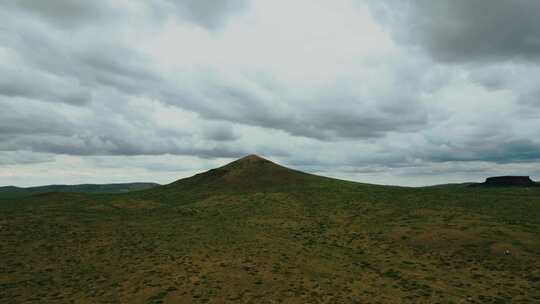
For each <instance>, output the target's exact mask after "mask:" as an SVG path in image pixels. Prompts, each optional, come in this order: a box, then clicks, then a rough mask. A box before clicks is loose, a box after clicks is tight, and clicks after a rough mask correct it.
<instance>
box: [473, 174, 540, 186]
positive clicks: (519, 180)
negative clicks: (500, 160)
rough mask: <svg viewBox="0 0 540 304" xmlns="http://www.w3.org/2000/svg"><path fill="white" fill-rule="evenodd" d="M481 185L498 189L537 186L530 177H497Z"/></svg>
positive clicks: (489, 178)
mask: <svg viewBox="0 0 540 304" xmlns="http://www.w3.org/2000/svg"><path fill="white" fill-rule="evenodd" d="M481 185H484V186H496V187H534V186H536V185H537V184H536V183H535V182H533V181H532V180H531V178H530V177H529V176H495V177H488V178H486V181H485V182H484V183H482V184H481Z"/></svg>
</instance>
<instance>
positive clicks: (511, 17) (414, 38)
mask: <svg viewBox="0 0 540 304" xmlns="http://www.w3.org/2000/svg"><path fill="white" fill-rule="evenodd" d="M377 2H378V1H377ZM377 2H375V3H374V4H373V7H375V9H374V11H375V14H376V15H383V16H385V17H386V18H385V20H386V21H389V23H390V24H392V23H394V24H393V27H394V32H396V33H397V38H398V39H399V40H401V41H404V42H405V41H406V42H407V43H411V42H412V43H414V42H416V43H419V44H420V45H421V46H422V47H424V48H425V49H427V51H428V52H429V53H430V54H431V55H432V56H433V57H434V58H435V59H436V60H438V61H441V62H447V63H453V62H454V63H455V62H475V61H478V62H491V61H506V60H511V61H535V62H536V61H538V60H539V59H540V35H539V33H540V22H538V20H540V1H537V0H512V1H510V0H490V1H484V0H453V1H432V0H414V1H406V2H398V1H386V2H385V4H384V5H381V4H380V3H377Z"/></svg>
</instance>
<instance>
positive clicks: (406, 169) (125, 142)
mask: <svg viewBox="0 0 540 304" xmlns="http://www.w3.org/2000/svg"><path fill="white" fill-rule="evenodd" d="M150 3H151V4H150ZM539 64H540V1H538V0H506V1H503V0H490V1H487V0H452V1H431V0H418V1H397V0H396V1H391V0H387V1H380V0H373V1H369V0H332V1H326V0H294V1H291V0H272V1H268V0H220V1H213V0H177V1H174V0H155V1H142V0H141V1H134V0H114V1H113V0H108V1H107V0H93V1H82V0H81V1H73V0H47V1H34V0H19V1H0V75H1V76H0V185H18V186H30V185H42V184H53V183H67V184H76V183H108V182H129V181H155V182H159V183H169V182H172V181H174V180H176V179H178V178H181V177H186V176H189V175H192V174H194V173H196V172H199V171H203V170H207V169H210V168H213V167H216V166H220V165H223V164H225V163H227V162H229V161H232V160H233V159H235V158H238V157H242V156H244V155H246V154H251V153H256V154H259V155H261V156H263V157H266V158H268V159H270V160H273V161H276V162H279V163H281V164H284V165H287V166H290V167H293V168H296V169H300V170H305V171H309V172H313V173H317V174H322V175H328V176H334V177H339V178H343V179H350V180H357V181H362V182H369V183H380V184H399V185H429V184H437V183H446V182H463V181H481V180H483V179H484V178H485V177H487V176H492V175H506V174H512V175H531V176H532V177H533V178H534V179H537V180H540V67H539Z"/></svg>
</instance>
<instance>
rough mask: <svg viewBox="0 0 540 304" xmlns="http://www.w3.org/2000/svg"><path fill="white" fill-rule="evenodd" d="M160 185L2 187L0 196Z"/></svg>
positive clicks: (113, 189)
mask: <svg viewBox="0 0 540 304" xmlns="http://www.w3.org/2000/svg"><path fill="white" fill-rule="evenodd" d="M157 186H159V184H156V183H117V184H80V185H48V186H38V187H14V186H7V187H0V198H11V197H24V196H31V195H38V194H44V193H51V192H61V193H125V192H131V191H137V190H145V189H150V188H154V187H157Z"/></svg>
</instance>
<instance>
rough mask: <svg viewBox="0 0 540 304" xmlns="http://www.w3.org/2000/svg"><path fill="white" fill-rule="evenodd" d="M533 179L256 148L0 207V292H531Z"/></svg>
mask: <svg viewBox="0 0 540 304" xmlns="http://www.w3.org/2000/svg"><path fill="white" fill-rule="evenodd" d="M539 198H540V189H538V188H470V187H441V188H437V187H432V188H403V187H385V186H375V185H367V184H359V183H352V182H346V181H340V180H335V179H330V178H324V177H318V176H314V175H310V174H306V173H302V172H298V171H295V170H291V169H287V168H284V167H281V166H279V165H276V164H273V163H271V162H268V161H265V160H263V159H260V158H259V157H254V156H250V157H248V158H244V159H241V160H239V161H237V162H233V163H231V164H229V165H226V166H224V167H221V168H218V169H215V170H210V171H208V172H205V173H202V174H199V175H196V176H193V177H191V178H187V179H182V180H179V181H177V182H175V183H172V184H170V185H166V186H161V187H156V188H153V189H149V190H144V191H140V192H133V193H123V194H99V195H89V194H73V193H63V194H62V193H56V194H53V195H44V196H39V197H37V196H33V197H26V198H18V199H13V200H10V201H2V203H1V204H0V240H1V241H2V242H1V243H2V246H0V256H1V257H2V264H1V266H0V302H2V303H4V302H5V303H27V302H32V301H34V302H47V303H55V302H56V303H69V302H80V303H99V302H120V303H535V302H538V301H540V288H539V287H540V286H539V284H540V259H539V258H538V257H539V256H540V239H539V238H538V235H540V199H539Z"/></svg>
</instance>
